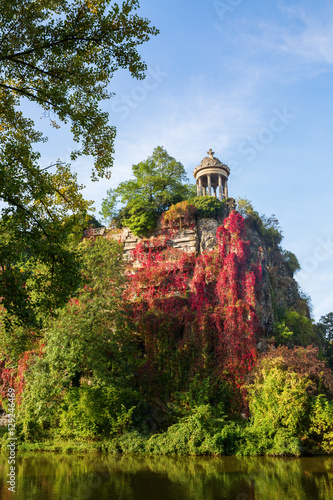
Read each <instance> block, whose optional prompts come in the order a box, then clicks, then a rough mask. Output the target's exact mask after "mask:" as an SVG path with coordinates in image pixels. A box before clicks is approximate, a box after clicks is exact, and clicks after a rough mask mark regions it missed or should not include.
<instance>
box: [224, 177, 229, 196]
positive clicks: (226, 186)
mask: <svg viewBox="0 0 333 500" xmlns="http://www.w3.org/2000/svg"><path fill="white" fill-rule="evenodd" d="M224 197H225V198H228V179H226V180H225V183H224Z"/></svg>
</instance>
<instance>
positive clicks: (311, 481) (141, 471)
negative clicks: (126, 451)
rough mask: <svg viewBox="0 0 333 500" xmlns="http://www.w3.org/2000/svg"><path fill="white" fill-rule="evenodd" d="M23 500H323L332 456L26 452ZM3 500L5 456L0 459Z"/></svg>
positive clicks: (21, 471)
mask: <svg viewBox="0 0 333 500" xmlns="http://www.w3.org/2000/svg"><path fill="white" fill-rule="evenodd" d="M16 465H17V468H16V485H17V493H16V494H15V498H16V499H18V500H23V499H27V498H36V499H37V500H83V499H89V498H91V499H93V498H98V499H99V500H106V499H108V500H109V499H110V498H112V499H115V500H132V499H133V500H134V499H135V500H137V499H141V498H142V499H145V500H149V499H153V498H154V499H155V498H159V499H161V500H163V499H168V498H170V499H172V500H178V499H179V500H181V499H185V498H186V499H193V500H216V499H221V500H224V499H225V500H254V499H255V500H267V499H269V500H278V499H279V500H280V499H281V498H283V499H285V500H289V499H290V500H304V499H308V498H311V499H313V500H327V499H328V498H333V487H332V484H333V457H316V458H287V459H282V458H255V457H251V458H236V457H225V458H211V457H207V458H205V457H198V458H197V457H192V458H189V457H187V458H176V457H167V456H160V457H149V456H139V455H136V456H133V455H132V456H131V455H124V456H112V455H111V456H110V455H107V454H105V455H95V454H94V455H79V456H74V455H64V454H55V453H52V454H42V453H38V454H37V453H35V454H32V453H26V454H24V455H22V456H20V457H19V459H18V460H17V464H16ZM0 467H1V468H0V474H1V476H0V478H1V479H2V484H1V487H0V488H1V489H0V498H2V497H4V498H5V490H7V485H6V474H7V473H8V470H7V469H8V465H7V456H6V455H5V454H3V455H2V456H1V459H0Z"/></svg>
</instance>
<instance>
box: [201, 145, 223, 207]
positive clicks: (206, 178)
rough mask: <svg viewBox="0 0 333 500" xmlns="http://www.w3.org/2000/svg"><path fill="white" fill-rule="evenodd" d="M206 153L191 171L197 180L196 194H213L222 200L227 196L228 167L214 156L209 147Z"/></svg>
mask: <svg viewBox="0 0 333 500" xmlns="http://www.w3.org/2000/svg"><path fill="white" fill-rule="evenodd" d="M207 154H208V156H206V157H205V158H204V159H203V160H202V162H201V163H200V165H198V166H197V167H196V168H195V169H194V171H193V175H194V177H195V180H196V181H197V196H215V198H219V199H220V200H221V201H222V200H223V198H227V197H228V177H229V174H230V168H229V167H228V165H225V164H224V163H222V162H221V161H220V160H219V159H218V158H215V156H214V154H215V153H214V151H212V150H211V149H210V150H209V151H208V153H207ZM217 188H218V189H217ZM212 190H213V194H212Z"/></svg>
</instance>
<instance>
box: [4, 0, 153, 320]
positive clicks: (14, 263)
mask: <svg viewBox="0 0 333 500" xmlns="http://www.w3.org/2000/svg"><path fill="white" fill-rule="evenodd" d="M112 4H113V2H112ZM112 4H111V2H110V1H109V0H107V1H104V0H96V1H95V2H93V4H92V2H90V1H87V0H75V1H67V0H61V1H59V0H52V2H43V1H32V0H22V1H21V0H20V1H18V0H13V1H11V2H2V3H1V5H0V20H1V23H0V32H1V40H2V43H1V48H0V75H1V76H0V97H1V98H0V144H1V147H0V200H1V201H2V202H3V203H2V209H1V219H0V234H1V238H0V267H1V277H0V297H3V305H4V307H5V308H6V309H7V311H8V313H9V314H10V315H12V314H14V315H15V316H16V317H17V319H20V320H21V322H23V323H30V324H34V323H36V321H38V318H37V319H36V316H38V311H36V309H38V307H39V306H40V305H42V306H43V308H44V310H48V309H50V308H51V309H53V310H54V309H55V308H57V307H60V305H63V304H64V302H66V300H67V299H68V296H69V295H70V294H71V293H72V292H73V291H74V289H75V288H76V287H77V273H78V262H77V256H76V252H75V251H74V250H73V248H72V249H71V250H70V249H69V246H68V244H69V239H70V238H71V237H72V236H70V235H72V234H77V235H78V234H79V233H80V232H81V231H82V228H83V227H84V226H85V221H86V214H87V211H88V209H89V207H90V205H91V203H89V202H86V201H84V200H83V198H82V195H81V192H80V190H81V188H82V186H79V185H78V184H77V180H76V175H75V174H73V173H71V171H70V168H69V166H68V165H65V164H64V163H63V162H61V161H60V160H58V161H57V162H56V163H54V164H53V165H50V166H49V167H45V168H40V166H39V160H40V154H39V153H38V152H37V151H36V149H35V146H36V145H37V144H38V143H40V142H45V141H46V138H44V137H43V136H42V134H41V133H39V132H38V131H36V130H35V126H34V123H33V121H32V120H31V119H29V118H27V117H25V116H24V113H23V110H24V109H25V108H24V105H26V104H27V101H30V104H32V105H38V106H39V107H40V108H41V109H42V110H43V112H44V114H45V115H48V116H49V117H50V124H51V125H53V126H54V127H56V128H59V123H63V124H66V123H69V124H70V130H71V133H72V136H73V139H74V141H75V142H78V143H80V145H79V147H78V148H77V149H76V150H75V151H73V152H72V154H71V159H72V160H75V159H76V158H77V157H78V156H79V155H92V156H93V157H94V159H95V165H94V171H93V178H96V174H97V175H98V176H103V175H104V174H108V169H109V168H110V166H111V165H112V160H113V158H112V156H113V142H114V136H115V129H114V127H110V126H109V125H108V123H107V122H108V115H107V113H105V112H103V111H102V110H101V109H100V107H99V103H100V101H101V100H103V99H106V98H108V97H110V95H111V94H109V92H108V91H107V85H108V83H109V82H110V79H111V78H112V76H113V73H114V71H115V70H116V69H117V68H128V69H129V70H130V72H131V74H132V75H133V76H134V77H137V78H143V77H144V70H145V64H144V63H143V62H142V61H141V59H140V56H139V54H138V52H137V47H138V46H139V45H140V44H142V43H143V42H145V41H146V40H148V39H149V37H150V36H152V35H155V34H156V33H157V31H156V30H155V29H154V28H152V27H150V25H149V21H148V20H146V19H142V18H140V17H139V16H138V15H136V14H135V10H136V9H137V8H138V6H139V4H138V1H137V0H126V1H124V2H123V4H122V5H121V6H119V5H118V4H113V5H112ZM51 167H56V170H55V171H54V173H50V172H49V171H48V169H49V168H51ZM28 281H29V286H28V285H27V282H28ZM31 288H32V289H33V291H34V293H35V292H36V294H37V295H38V297H35V300H34V299H33V298H32V300H31ZM40 301H42V302H43V304H40ZM7 323H8V322H7ZM34 326H35V325H34Z"/></svg>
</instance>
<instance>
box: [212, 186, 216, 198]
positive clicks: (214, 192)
mask: <svg viewBox="0 0 333 500" xmlns="http://www.w3.org/2000/svg"><path fill="white" fill-rule="evenodd" d="M213 196H214V198H216V186H213Z"/></svg>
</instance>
